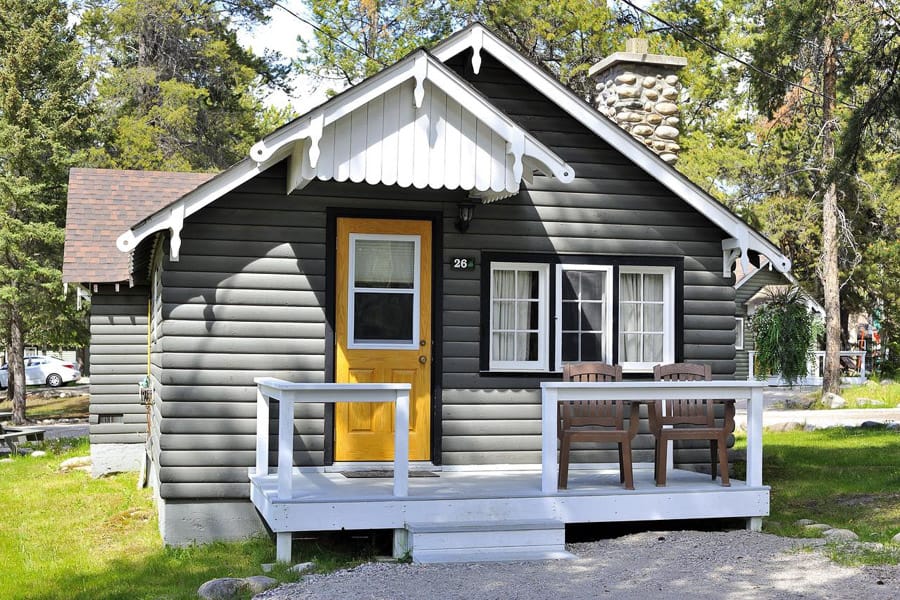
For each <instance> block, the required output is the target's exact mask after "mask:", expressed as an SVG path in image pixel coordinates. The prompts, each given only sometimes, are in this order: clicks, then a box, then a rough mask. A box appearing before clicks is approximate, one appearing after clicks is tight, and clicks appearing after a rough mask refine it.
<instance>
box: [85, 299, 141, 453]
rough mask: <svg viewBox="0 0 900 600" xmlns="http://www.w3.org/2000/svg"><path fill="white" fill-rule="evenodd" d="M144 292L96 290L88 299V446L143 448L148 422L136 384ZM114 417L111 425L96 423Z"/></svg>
mask: <svg viewBox="0 0 900 600" xmlns="http://www.w3.org/2000/svg"><path fill="white" fill-rule="evenodd" d="M147 294H148V289H147V287H146V286H142V287H134V288H129V287H128V286H127V285H126V284H122V285H120V286H119V291H118V292H117V291H116V290H115V288H114V286H111V285H110V286H107V285H104V286H100V287H99V288H98V289H97V291H96V292H94V294H93V296H92V298H91V320H90V323H91V347H90V356H91V386H90V393H91V403H90V414H91V426H90V435H91V443H93V444H143V443H144V441H145V439H146V432H147V417H146V412H145V409H144V407H143V406H141V404H140V398H139V396H138V387H137V384H138V382H139V381H140V380H141V379H143V377H144V375H145V374H146V373H147ZM101 415H114V418H115V420H116V421H120V422H114V423H99V420H100V419H101V418H105V417H101Z"/></svg>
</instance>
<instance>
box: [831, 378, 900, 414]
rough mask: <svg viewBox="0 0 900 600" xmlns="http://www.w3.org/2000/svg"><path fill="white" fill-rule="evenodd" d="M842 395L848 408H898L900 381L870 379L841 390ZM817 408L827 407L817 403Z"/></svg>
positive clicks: (899, 404) (899, 403) (899, 405)
mask: <svg viewBox="0 0 900 600" xmlns="http://www.w3.org/2000/svg"><path fill="white" fill-rule="evenodd" d="M841 397H842V398H843V399H844V400H846V401H847V408H898V407H900V383H888V384H886V385H882V384H881V383H879V382H877V381H875V380H869V381H867V382H866V383H864V384H863V385H854V386H852V387H848V388H846V389H843V390H841ZM819 404H821V402H820V403H819ZM815 408H825V407H822V406H818V405H817V406H815Z"/></svg>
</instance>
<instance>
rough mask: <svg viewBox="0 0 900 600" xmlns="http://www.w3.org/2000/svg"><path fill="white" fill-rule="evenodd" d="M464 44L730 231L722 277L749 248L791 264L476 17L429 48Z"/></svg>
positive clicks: (443, 50) (437, 52)
mask: <svg viewBox="0 0 900 600" xmlns="http://www.w3.org/2000/svg"><path fill="white" fill-rule="evenodd" d="M466 50H472V69H473V71H474V72H475V73H476V74H477V73H478V71H479V70H480V68H481V52H482V51H485V52H487V53H488V54H490V55H491V56H493V57H494V58H495V59H497V60H498V61H500V62H501V63H502V64H503V65H504V66H506V68H508V69H509V70H511V71H512V72H514V73H515V74H517V75H518V76H519V77H521V78H522V79H523V80H524V81H526V82H528V83H529V84H530V85H531V86H532V87H534V88H535V89H536V90H537V91H539V92H540V93H542V94H543V95H544V96H546V97H547V98H549V99H550V100H552V101H553V102H555V103H556V104H557V106H559V107H560V108H561V109H562V110H564V111H566V112H567V113H568V114H569V115H570V116H571V117H572V118H574V119H575V120H576V121H578V122H579V123H581V124H582V125H584V126H585V127H587V128H588V129H589V130H590V131H592V132H593V133H595V134H596V135H597V136H599V137H600V138H602V139H603V140H605V141H606V142H607V143H609V144H610V145H611V146H612V147H614V148H616V149H617V150H618V151H620V152H621V153H622V154H623V155H625V156H626V157H627V158H629V159H630V160H631V161H632V162H634V163H635V164H636V165H638V166H639V167H641V168H642V169H644V170H645V171H646V172H647V173H648V174H649V175H650V176H651V177H653V178H655V179H656V180H657V181H659V183H661V184H662V185H664V186H665V187H667V188H668V189H669V190H670V191H672V192H673V193H674V194H676V195H677V196H678V197H680V198H682V199H683V200H684V201H685V202H687V203H688V204H689V205H691V206H692V207H694V208H695V209H696V210H697V211H698V212H700V213H701V214H703V215H705V216H706V218H708V219H709V220H710V221H712V222H713V223H714V224H716V225H717V226H718V227H719V228H721V229H722V230H723V231H725V232H726V233H728V234H729V235H730V236H731V238H730V239H728V240H723V242H722V250H723V264H722V275H723V277H727V276H729V275H730V274H731V269H732V267H733V265H734V263H735V261H736V260H737V259H738V258H740V261H741V264H742V266H743V267H744V271H747V270H749V268H750V261H749V252H750V251H751V250H752V251H754V252H757V253H759V254H761V255H763V256H765V257H767V258H768V259H769V260H770V261H771V262H772V265H773V266H774V267H775V269H777V270H778V271H779V272H782V273H786V272H788V271H789V270H790V268H791V260H790V259H789V258H787V257H786V256H784V254H782V252H781V250H780V249H779V248H778V247H777V246H776V245H775V244H773V243H772V242H771V241H769V240H768V239H767V238H766V237H765V236H764V235H762V234H761V233H759V232H758V231H756V230H755V229H753V228H752V227H750V226H749V225H747V223H745V222H744V221H743V220H742V219H741V218H740V217H739V216H737V215H736V214H734V213H733V212H731V210H729V209H728V208H727V207H726V206H725V205H724V204H722V203H721V202H719V201H718V200H716V199H715V198H713V197H712V196H710V195H709V194H707V193H706V192H704V191H703V190H702V189H700V188H699V187H697V185H696V184H694V183H693V182H692V181H691V180H690V179H688V178H687V177H685V176H684V175H682V174H681V173H679V172H678V171H677V170H676V169H675V168H674V167H673V166H671V165H669V164H667V163H666V162H665V161H663V160H662V159H661V158H659V156H658V155H657V154H656V153H655V152H653V151H652V150H650V149H649V148H647V147H646V146H644V145H643V144H642V143H641V142H639V141H638V140H636V139H635V138H634V137H633V136H632V135H631V134H630V133H628V132H627V131H625V130H624V129H622V128H621V127H619V126H618V125H617V124H616V123H614V122H613V121H611V120H610V119H609V118H608V117H607V116H606V115H603V114H601V113H600V112H599V111H598V110H596V108H594V107H593V106H591V105H590V104H588V103H587V102H585V101H584V100H583V99H581V98H579V97H578V96H577V95H576V94H575V93H574V92H573V91H572V90H570V89H569V88H567V87H566V86H564V85H563V84H562V83H560V82H559V81H558V80H557V79H556V78H555V77H553V76H552V75H550V74H548V73H547V72H546V71H544V70H543V69H542V68H540V67H538V66H537V65H535V64H534V63H532V62H531V61H529V60H528V59H527V58H525V57H524V56H523V55H522V54H520V53H519V52H517V51H515V50H513V49H512V48H511V47H510V46H509V45H507V44H506V43H505V42H503V41H501V40H500V39H499V38H498V37H497V36H495V35H494V34H493V33H492V32H491V31H489V30H488V29H487V28H485V27H484V26H483V25H481V24H480V23H476V24H474V25H472V26H470V27H468V28H466V29H463V30H462V31H459V32H457V33H455V34H454V35H452V36H450V37H449V38H447V39H446V40H444V41H443V42H441V43H439V44H438V45H437V46H436V47H435V48H433V49H432V50H431V52H432V54H434V56H435V57H436V58H438V59H439V60H441V61H442V62H446V61H447V60H449V59H450V58H452V57H454V56H457V55H458V54H460V53H461V52H463V51H466Z"/></svg>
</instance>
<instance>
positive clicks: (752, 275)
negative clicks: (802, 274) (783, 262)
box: [734, 258, 867, 386]
mask: <svg viewBox="0 0 900 600" xmlns="http://www.w3.org/2000/svg"><path fill="white" fill-rule="evenodd" d="M791 287H794V288H798V289H799V290H800V294H801V296H802V298H803V301H804V303H805V304H806V307H807V309H808V310H809V311H810V312H812V313H815V314H816V315H818V317H819V319H820V320H821V321H822V322H823V323H824V322H825V309H824V308H823V307H822V305H821V304H819V303H818V302H817V301H816V299H815V298H813V297H812V296H811V295H810V294H809V293H808V292H806V291H805V290H804V289H803V288H802V287H801V286H800V282H799V281H797V278H796V277H794V276H793V275H792V274H791V273H781V272H779V271H777V270H776V269H773V268H772V266H771V265H770V264H769V263H768V261H767V260H766V259H765V258H762V259H760V264H759V266H754V265H751V266H750V270H749V271H743V270H742V269H741V266H740V265H736V267H735V284H734V290H735V297H734V300H735V321H736V324H735V336H736V337H735V344H734V348H735V378H737V379H743V378H746V379H749V380H754V379H758V378H759V374H758V372H757V371H756V369H754V361H753V357H754V355H755V354H756V347H755V346H756V345H755V342H754V339H753V334H752V331H751V329H750V321H751V318H752V317H753V314H754V313H755V312H756V310H757V309H758V308H759V307H760V306H762V305H763V304H765V303H766V302H768V300H769V297H770V295H771V294H772V293H775V292H778V291H781V290H785V289H787V288H791ZM854 333H855V332H854ZM812 351H813V354H812V358H811V360H810V361H809V365H808V367H807V373H806V375H805V376H804V377H802V378H801V379H800V380H799V381H798V382H797V384H798V385H804V386H821V385H822V381H823V372H824V365H825V351H824V350H822V349H821V348H820V347H819V346H818V345H817V346H815V347H813V348H812ZM866 367H867V365H866V352H865V351H864V350H859V349H857V350H842V351H841V371H842V373H841V382H842V383H845V384H848V385H856V384H861V383H865V382H866V379H867V376H866ZM764 381H765V382H766V383H767V384H768V385H770V386H784V385H787V383H786V382H785V380H784V379H783V378H782V377H781V375H778V374H775V375H770V376H769V377H766V378H764Z"/></svg>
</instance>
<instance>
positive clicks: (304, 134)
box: [116, 50, 575, 262]
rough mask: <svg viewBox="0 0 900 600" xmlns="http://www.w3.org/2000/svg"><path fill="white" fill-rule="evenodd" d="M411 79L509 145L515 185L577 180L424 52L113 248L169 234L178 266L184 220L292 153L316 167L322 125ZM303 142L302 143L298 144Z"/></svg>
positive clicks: (302, 179) (267, 141) (302, 176)
mask: <svg viewBox="0 0 900 600" xmlns="http://www.w3.org/2000/svg"><path fill="white" fill-rule="evenodd" d="M412 77H415V78H416V79H417V87H421V86H422V85H424V80H425V79H426V78H427V79H428V80H429V81H431V82H432V83H433V84H434V85H436V86H437V87H440V88H441V89H442V90H443V91H444V92H445V93H449V94H451V95H454V97H455V98H458V99H459V100H458V101H460V104H462V105H463V106H465V107H466V108H467V109H468V110H469V111H470V112H472V113H473V114H474V115H475V116H476V117H478V118H479V119H481V120H482V121H484V122H485V123H486V124H487V125H488V126H490V127H491V128H493V129H494V130H495V131H497V133H499V134H500V135H503V137H504V139H506V140H507V153H508V154H512V155H513V158H514V171H515V175H516V181H518V180H520V179H522V178H524V179H526V180H528V179H529V178H530V176H531V173H529V172H525V171H524V165H525V164H530V165H531V164H537V165H538V166H539V167H540V169H541V170H542V171H543V172H544V173H545V174H546V175H553V176H554V177H556V178H557V179H559V180H560V181H562V182H563V183H569V182H571V181H572V180H574V179H575V171H574V169H573V168H572V167H571V166H570V165H568V164H567V163H566V162H565V161H564V160H563V159H562V158H560V157H559V156H558V155H557V154H556V153H555V152H553V151H552V150H550V149H549V148H548V147H547V146H545V145H544V144H542V143H541V142H540V141H539V140H537V139H536V138H535V137H534V136H532V135H531V134H530V133H528V132H527V131H525V130H524V129H522V128H521V127H519V126H518V125H517V124H516V123H515V122H514V121H512V119H510V118H509V117H507V116H506V115H505V114H503V112H502V111H500V110H499V109H498V108H497V107H495V106H494V105H493V104H491V103H490V102H489V101H488V100H487V99H486V98H484V97H483V96H482V95H480V94H479V93H477V92H476V91H475V90H473V89H472V88H471V86H470V85H469V84H468V82H466V81H464V80H462V79H460V78H459V76H458V75H457V74H456V73H455V72H454V71H453V70H452V69H449V68H448V67H447V66H446V65H444V64H443V63H441V62H439V61H438V60H436V59H435V58H434V57H433V56H431V55H430V54H428V53H427V52H425V51H424V50H419V51H416V52H414V53H412V54H410V55H409V56H408V57H406V58H405V59H403V60H401V61H400V62H398V63H397V64H395V65H393V66H392V67H389V68H388V69H386V70H384V71H382V72H380V73H377V74H375V75H373V76H372V77H370V78H369V79H367V80H366V81H364V82H362V83H360V84H359V85H357V86H355V87H353V88H350V89H348V90H347V91H345V92H343V93H342V94H340V95H339V96H337V97H336V98H335V99H333V100H332V101H329V102H326V103H325V104H324V105H322V106H320V107H318V108H316V109H313V110H312V111H311V112H310V113H307V115H305V116H303V117H300V118H299V119H298V120H296V121H294V122H293V123H291V124H289V125H287V126H285V127H283V128H282V129H280V130H279V131H276V132H275V133H273V134H272V135H270V136H268V137H267V138H264V139H263V140H261V141H260V142H257V143H256V144H254V146H253V147H252V148H251V150H250V156H251V159H244V160H243V161H241V162H239V163H238V164H236V165H234V166H232V167H230V168H228V169H227V170H225V171H223V172H222V173H221V174H219V175H217V176H216V177H214V178H213V179H211V180H209V181H208V182H206V183H203V184H201V185H200V186H198V187H197V188H196V189H194V190H192V191H190V192H188V193H187V194H185V195H184V196H182V197H181V198H179V199H178V200H176V201H175V202H173V203H172V204H170V205H168V206H166V207H164V208H162V209H160V210H159V211H157V212H156V213H154V214H153V215H151V216H150V217H148V218H147V219H146V220H144V221H142V222H140V223H138V224H137V225H135V226H134V227H132V228H130V229H129V230H128V231H126V232H124V233H122V234H121V235H120V236H119V237H118V239H117V240H116V247H117V248H118V249H119V250H120V251H121V252H131V251H132V250H134V249H135V248H136V247H137V246H138V244H140V243H141V242H142V241H143V240H144V239H146V238H147V237H148V236H150V235H152V234H154V233H156V232H158V231H163V230H166V229H168V230H169V232H170V234H171V236H170V253H169V259H170V260H171V261H172V262H177V261H178V258H179V253H180V249H181V229H182V227H183V226H184V219H185V218H187V217H189V216H191V215H192V214H194V213H195V212H197V211H198V210H200V209H201V208H203V207H205V206H207V205H208V204H210V203H211V202H213V201H215V200H217V199H218V198H220V197H222V196H223V195H224V194H227V193H228V192H230V191H231V190H233V189H235V188H236V187H238V186H239V185H241V184H243V183H246V182H247V181H249V180H251V179H253V178H254V177H256V176H257V175H259V174H260V173H262V172H263V171H265V170H266V169H268V168H269V167H271V166H273V165H275V164H277V163H279V162H280V161H282V160H284V159H285V158H287V157H289V156H292V155H293V153H294V152H297V151H299V152H306V153H308V156H309V159H310V160H309V162H310V164H311V165H313V166H315V164H316V163H317V161H318V156H319V147H318V142H319V139H321V137H322V129H323V128H324V127H325V125H327V124H329V123H331V122H333V121H335V120H337V119H339V118H341V117H343V116H345V115H347V114H350V113H351V112H352V111H353V110H355V109H356V108H357V107H359V106H361V105H363V104H365V103H366V102H368V101H369V100H371V99H372V98H374V97H377V96H379V95H381V94H382V93H384V92H385V91H387V90H390V89H392V88H393V87H394V86H396V85H399V84H400V83H402V82H404V81H406V80H408V79H410V78H412ZM423 93H424V90H423ZM459 96H462V98H459ZM417 97H418V95H417ZM419 101H421V97H419ZM301 141H302V142H303V143H301V144H297V143H296V142H301ZM295 169H296V165H294V169H292V168H291V167H290V166H289V169H288V171H289V173H288V179H289V181H288V184H289V185H290V184H291V181H290V180H292V179H293V180H294V183H295V184H296V185H297V186H298V187H302V185H304V184H305V183H307V182H308V181H309V180H311V178H312V177H311V174H310V173H297V172H296V170H295ZM507 192H508V195H512V194H515V193H517V192H518V189H516V190H507ZM500 193H501V194H502V193H503V192H500Z"/></svg>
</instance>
